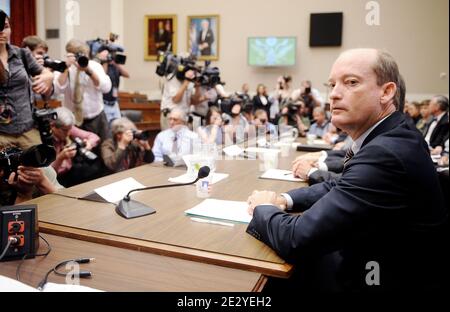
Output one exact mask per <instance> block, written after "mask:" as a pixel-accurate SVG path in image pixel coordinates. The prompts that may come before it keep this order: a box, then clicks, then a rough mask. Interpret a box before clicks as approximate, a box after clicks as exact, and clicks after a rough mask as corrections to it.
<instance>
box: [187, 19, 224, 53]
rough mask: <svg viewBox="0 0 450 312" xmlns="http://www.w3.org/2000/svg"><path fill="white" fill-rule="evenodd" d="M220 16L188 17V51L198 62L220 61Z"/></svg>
mask: <svg viewBox="0 0 450 312" xmlns="http://www.w3.org/2000/svg"><path fill="white" fill-rule="evenodd" d="M219 22H220V17H219V15H195V16H188V36H187V38H188V51H189V53H191V54H192V55H195V56H197V59H198V60H210V61H217V60H218V59H219V35H220V28H219V26H220V23H219Z"/></svg>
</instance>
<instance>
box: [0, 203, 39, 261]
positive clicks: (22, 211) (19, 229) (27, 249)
mask: <svg viewBox="0 0 450 312" xmlns="http://www.w3.org/2000/svg"><path fill="white" fill-rule="evenodd" d="M37 220H38V219H37V206H36V205H29V206H13V207H1V208H0V233H1V237H0V238H1V239H0V251H3V250H4V249H5V247H6V245H7V244H8V240H9V238H10V237H14V238H17V239H18V240H19V242H18V243H16V244H13V245H12V246H11V247H10V248H9V250H8V251H7V252H6V254H5V257H4V258H3V261H9V260H17V259H21V258H22V257H23V256H25V255H27V256H29V257H30V258H33V257H34V255H35V254H36V252H37V250H38V248H39V232H38V230H39V228H38V223H37Z"/></svg>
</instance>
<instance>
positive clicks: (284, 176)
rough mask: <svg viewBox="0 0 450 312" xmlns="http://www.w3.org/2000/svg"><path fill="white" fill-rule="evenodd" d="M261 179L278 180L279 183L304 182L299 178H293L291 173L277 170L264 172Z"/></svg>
mask: <svg viewBox="0 0 450 312" xmlns="http://www.w3.org/2000/svg"><path fill="white" fill-rule="evenodd" d="M261 179H269V180H280V181H288V182H305V181H304V180H302V179H300V178H296V177H294V174H293V172H292V171H288V170H279V169H270V170H268V171H266V172H265V173H264V174H263V175H262V176H261Z"/></svg>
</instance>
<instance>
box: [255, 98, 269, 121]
mask: <svg viewBox="0 0 450 312" xmlns="http://www.w3.org/2000/svg"><path fill="white" fill-rule="evenodd" d="M266 98H267V105H263V103H262V102H261V99H260V97H259V96H258V95H256V96H254V97H253V111H256V110H258V109H262V110H265V111H266V112H267V117H268V118H270V106H271V105H272V102H270V100H269V97H266Z"/></svg>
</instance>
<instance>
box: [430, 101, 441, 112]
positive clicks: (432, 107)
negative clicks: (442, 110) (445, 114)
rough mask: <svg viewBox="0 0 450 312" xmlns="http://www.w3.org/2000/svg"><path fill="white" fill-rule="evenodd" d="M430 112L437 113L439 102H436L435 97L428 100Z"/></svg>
mask: <svg viewBox="0 0 450 312" xmlns="http://www.w3.org/2000/svg"><path fill="white" fill-rule="evenodd" d="M430 112H431V113H432V114H437V113H439V103H438V102H437V100H436V99H435V98H434V99H432V100H431V102H430Z"/></svg>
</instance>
